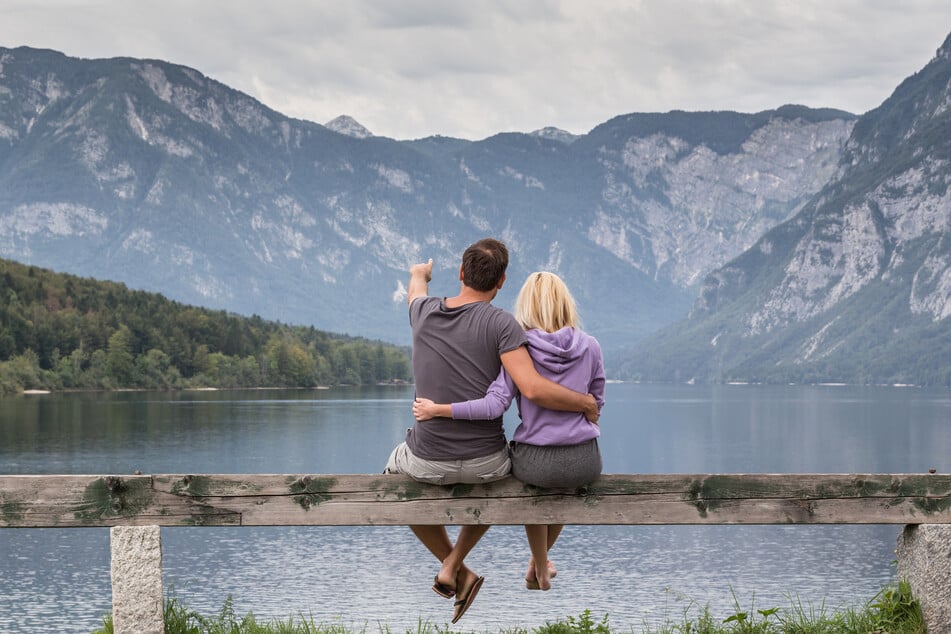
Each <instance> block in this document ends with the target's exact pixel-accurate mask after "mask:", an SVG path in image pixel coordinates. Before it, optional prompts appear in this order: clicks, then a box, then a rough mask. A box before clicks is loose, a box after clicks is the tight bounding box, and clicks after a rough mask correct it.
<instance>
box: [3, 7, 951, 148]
mask: <svg viewBox="0 0 951 634" xmlns="http://www.w3.org/2000/svg"><path fill="white" fill-rule="evenodd" d="M949 25H951V3H948V2H947V1H946V0H903V2H901V3H895V2H892V1H891V0H799V1H797V2H792V1H789V0H777V1H776V2H768V3H764V2H760V1H759V0H708V1H704V2H699V1H694V0H667V1H665V2H653V1H649V0H642V1H639V2H638V1H620V0H587V1H586V2H583V3H582V2H573V1H569V0H564V1H556V0H519V1H517V2H516V1H510V0H483V1H481V2H463V1H459V2H455V1H450V0H400V1H399V2H390V1H388V0H348V1H347V2H338V1H336V0H334V1H330V0H317V1H305V0H283V1H282V2H276V3H268V4H264V3H261V2H258V1H251V0H228V1H226V0H204V1H203V2H193V1H189V0H163V1H161V2H158V1H155V0H139V1H136V2H126V1H123V0H6V2H5V3H4V19H3V21H2V23H0V44H2V45H4V46H17V45H29V46H35V47H44V48H53V49H56V50H60V51H62V52H64V53H66V54H67V55H74V56H81V57H115V56H127V57H151V58H158V59H164V60H167V61H170V62H174V63H178V64H184V65H187V66H191V67H193V68H196V69H197V70H199V71H201V72H202V73H204V74H206V75H209V76H211V77H213V78H215V79H217V80H219V81H221V82H224V83H226V84H228V85H230V86H232V87H234V88H237V89H239V90H242V91H244V92H247V93H249V94H250V95H252V96H253V97H255V98H257V99H259V100H260V101H262V102H264V103H265V104H266V105H268V106H270V107H272V108H274V109H275V110H278V111H280V112H283V113H285V114H287V115H289V116H294V117H298V118H302V119H308V120H312V121H317V122H320V123H323V122H326V121H328V120H330V119H332V118H334V117H336V116H337V115H340V114H349V115H351V116H353V117H354V118H356V119H357V120H358V121H360V122H361V123H362V124H364V125H365V126H367V127H368V128H369V129H370V130H372V131H373V132H374V133H377V134H382V135H386V136H392V137H396V138H414V137H419V136H427V135H430V134H444V135H450V136H461V137H466V138H473V139H478V138H483V137H485V136H488V135H491V134H494V133H496V132H501V131H511V130H520V131H530V130H534V129H537V128H541V127H544V126H547V125H554V126H557V127H561V128H564V129H567V130H569V131H571V132H576V133H580V132H587V131H588V130H590V129H591V128H592V127H594V126H595V125H598V124H599V123H602V122H603V121H605V120H607V119H609V118H611V117H613V116H616V115H619V114H624V113H629V112H664V111H667V110H672V109H681V110H738V111H743V112H755V111H759V110H765V109H769V108H775V107H778V106H780V105H782V104H785V103H802V104H805V105H809V106H814V107H835V108H841V109H844V110H849V111H852V112H856V113H861V112H864V111H866V110H869V109H871V108H874V107H876V106H877V105H878V104H879V103H881V102H882V101H883V100H884V99H885V98H887V97H888V95H889V94H891V92H892V90H894V88H895V87H896V86H897V85H898V84H899V83H900V82H901V81H902V79H904V78H905V77H907V76H908V75H911V74H912V73H914V72H916V71H917V70H919V69H920V68H921V67H922V66H924V65H925V64H926V63H927V62H928V60H929V59H930V58H931V57H932V55H933V53H934V50H935V49H936V48H937V47H938V46H939V45H940V44H941V43H942V41H943V40H944V38H945V36H946V35H947V29H948V28H949Z"/></svg>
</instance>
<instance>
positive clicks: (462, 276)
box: [459, 264, 465, 282]
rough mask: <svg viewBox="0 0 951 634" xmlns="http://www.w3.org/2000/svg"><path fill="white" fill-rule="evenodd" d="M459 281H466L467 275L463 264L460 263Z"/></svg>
mask: <svg viewBox="0 0 951 634" xmlns="http://www.w3.org/2000/svg"><path fill="white" fill-rule="evenodd" d="M459 281H460V282H464V281H465V275H463V274H462V265H461V264H460V265H459Z"/></svg>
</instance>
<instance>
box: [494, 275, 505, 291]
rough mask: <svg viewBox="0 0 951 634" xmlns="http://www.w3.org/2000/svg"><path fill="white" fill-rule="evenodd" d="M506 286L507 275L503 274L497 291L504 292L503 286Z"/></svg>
mask: <svg viewBox="0 0 951 634" xmlns="http://www.w3.org/2000/svg"><path fill="white" fill-rule="evenodd" d="M503 284H505V273H502V279H500V280H499V285H498V286H496V287H495V288H496V289H497V290H502V285H503Z"/></svg>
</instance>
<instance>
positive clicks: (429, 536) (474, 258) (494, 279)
mask: <svg viewBox="0 0 951 634" xmlns="http://www.w3.org/2000/svg"><path fill="white" fill-rule="evenodd" d="M507 267H508V250H507V249H506V247H505V245H504V244H503V243H501V242H499V241H498V240H494V239H492V238H485V239H483V240H480V241H478V242H476V243H475V244H473V245H471V246H469V248H467V249H466V251H465V253H464V254H463V256H462V265H461V266H460V268H459V280H460V282H461V288H460V291H459V294H458V295H456V296H455V297H449V298H438V297H430V296H428V290H429V282H430V280H431V279H432V270H433V261H432V259H430V260H429V262H427V263H425V264H415V265H413V266H412V267H411V268H410V280H409V289H408V297H407V302H408V303H409V315H410V325H411V326H412V329H413V377H414V380H415V383H416V394H417V395H418V396H423V397H426V398H430V399H432V400H434V401H436V402H437V403H455V402H460V401H466V400H470V399H474V398H481V397H483V396H485V391H486V389H487V388H488V386H489V384H490V383H492V381H494V380H495V378H496V377H497V376H498V374H499V371H500V369H501V367H502V366H504V367H505V370H506V372H507V373H508V374H509V376H511V377H512V380H513V381H514V382H515V385H516V386H517V387H518V389H519V391H520V392H521V393H522V395H523V396H525V397H526V398H528V399H529V400H531V401H533V402H535V403H537V404H539V405H541V406H543V407H547V408H549V409H556V410H566V411H574V412H584V414H585V416H586V417H587V418H588V419H589V420H591V421H593V422H596V421H597V419H598V405H597V403H596V401H595V399H594V397H593V396H591V395H590V394H580V393H578V392H574V391H572V390H569V389H567V388H564V387H562V386H560V385H558V384H557V383H554V382H552V381H549V380H547V379H545V378H543V377H542V376H540V375H539V374H538V372H536V371H535V366H534V364H533V363H532V359H531V357H530V356H529V354H528V349H527V348H526V343H527V340H526V338H525V333H524V332H523V331H522V328H521V327H520V326H519V325H518V323H517V322H516V321H515V319H514V317H512V316H511V315H510V314H509V313H507V312H506V311H504V310H502V309H500V308H496V307H494V306H492V305H491V302H492V300H493V299H494V298H495V296H496V294H497V293H498V292H499V290H500V289H501V288H502V285H503V284H504V283H505V270H506V268H507ZM510 469H511V462H510V460H509V455H508V448H507V446H506V442H505V434H504V431H503V429H502V419H501V418H499V419H496V420H491V421H467V420H455V419H448V418H434V419H432V420H428V421H417V422H416V423H415V424H414V425H413V427H412V429H410V430H409V431H407V433H406V441H405V442H403V443H401V444H400V445H398V446H397V447H396V448H395V449H394V450H393V452H392V454H390V458H389V460H388V462H387V466H386V470H385V472H386V473H405V474H407V475H409V476H410V477H412V478H414V479H416V480H420V481H423V482H430V483H433V484H455V483H459V482H464V483H471V484H478V483H483V482H491V481H493V480H500V479H502V478H504V477H506V476H508V475H509V471H510ZM410 528H411V529H412V530H413V532H414V533H415V534H416V537H417V538H418V539H419V540H420V541H421V542H422V543H423V544H424V545H425V546H426V547H427V548H428V549H429V551H430V552H432V553H433V555H435V556H436V558H437V559H439V560H440V561H441V562H442V567H441V568H440V570H439V573H438V574H437V575H436V577H435V579H434V580H433V590H434V591H435V592H436V593H438V594H440V595H441V596H444V597H446V598H452V597H453V596H455V597H456V601H455V605H454V614H453V619H452V622H453V623H456V622H457V621H458V620H459V619H460V618H462V615H463V614H465V612H466V610H468V609H469V606H470V605H471V604H472V601H473V599H474V598H475V596H476V594H477V593H478V592H479V589H480V588H481V586H482V582H483V578H482V577H480V576H478V575H476V574H475V573H474V572H473V571H472V570H470V569H469V568H468V567H466V565H465V564H464V559H465V557H466V555H468V554H469V551H470V550H472V548H473V547H474V546H475V545H476V543H478V541H479V540H480V539H481V538H482V536H483V535H484V534H485V532H486V531H487V530H488V528H489V527H488V526H463V527H462V528H461V529H460V530H459V537H458V539H457V540H456V543H455V545H454V544H453V543H452V542H451V541H450V540H449V534H448V533H447V531H446V528H445V527H444V526H428V525H419V526H411V527H410Z"/></svg>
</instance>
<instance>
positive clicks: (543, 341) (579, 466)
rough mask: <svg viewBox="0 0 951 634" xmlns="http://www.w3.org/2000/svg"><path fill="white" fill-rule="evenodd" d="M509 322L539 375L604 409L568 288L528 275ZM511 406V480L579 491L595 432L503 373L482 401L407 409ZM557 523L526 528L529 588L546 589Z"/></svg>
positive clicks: (598, 366)
mask: <svg viewBox="0 0 951 634" xmlns="http://www.w3.org/2000/svg"><path fill="white" fill-rule="evenodd" d="M515 320H516V321H517V322H518V323H519V324H520V325H521V326H522V328H524V329H525V335H526V337H527V338H528V351H529V354H531V356H532V360H533V361H534V362H535V366H536V368H537V370H538V373H539V374H541V375H542V376H544V377H546V378H548V379H551V380H552V381H555V382H557V383H560V384H561V385H564V386H565V387H568V388H571V389H573V390H575V391H577V392H582V393H590V394H592V395H593V396H594V397H595V399H596V400H597V402H598V408H599V409H600V408H601V407H602V406H603V405H604V361H603V359H602V356H601V346H600V345H599V344H598V341H597V340H596V339H595V338H594V337H592V336H590V335H588V334H586V333H584V332H583V331H582V330H580V328H579V327H578V323H579V320H578V312H577V309H576V308H575V301H574V299H573V298H572V297H571V293H570V292H569V291H568V287H567V286H566V285H565V283H564V282H563V281H562V280H561V278H560V277H558V276H557V275H555V274H554V273H547V272H536V273H532V274H531V275H529V276H528V279H527V280H525V284H524V285H522V289H521V290H520V291H519V294H518V298H517V299H516V301H515ZM513 399H515V400H516V403H517V404H518V412H519V417H520V418H521V423H520V424H519V426H518V427H517V428H516V430H515V434H514V436H513V440H512V442H511V444H510V450H511V453H512V475H513V476H515V477H516V478H518V479H519V480H521V481H522V482H525V483H527V484H532V485H535V486H538V487H544V488H564V487H568V488H571V487H579V486H583V485H586V484H589V483H591V482H593V481H594V480H596V479H597V478H598V476H600V475H601V454H600V451H599V450H598V436H599V435H600V430H599V428H598V426H597V425H596V424H595V423H591V422H588V420H587V419H585V417H584V415H583V414H580V413H576V412H558V411H554V410H550V409H545V408H543V407H539V406H538V405H535V404H534V403H532V402H531V401H529V400H528V399H525V398H522V397H521V395H520V394H519V393H518V390H517V389H516V387H515V384H514V383H513V382H512V380H511V378H509V376H508V375H507V374H506V373H505V370H502V372H501V374H499V377H498V378H497V379H496V380H495V382H494V383H492V385H490V386H489V389H488V391H487V393H486V395H485V397H484V398H481V399H477V400H473V401H466V402H464V403H452V404H451V405H448V404H438V403H433V401H431V400H429V399H426V398H417V399H416V401H415V402H414V403H413V415H414V416H415V417H416V419H417V420H428V419H430V418H434V417H437V416H444V417H447V418H461V419H466V420H492V419H494V418H498V417H499V416H501V415H502V413H503V412H505V410H506V409H508V407H509V405H510V404H511V403H512V400H513ZM561 529H562V525H561V524H547V525H546V524H541V525H527V526H525V534H526V536H527V537H528V545H529V548H530V549H531V552H532V559H531V560H530V561H529V564H528V571H527V573H526V575H525V585H526V587H527V588H529V589H530V590H548V589H550V588H551V579H552V578H553V577H554V576H555V574H556V571H555V568H554V566H553V565H552V564H551V562H550V561H549V560H548V551H549V550H550V549H551V547H552V546H553V545H554V543H555V540H557V539H558V535H559V534H560V533H561Z"/></svg>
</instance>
